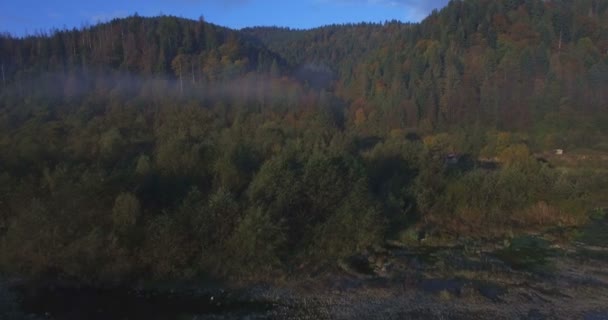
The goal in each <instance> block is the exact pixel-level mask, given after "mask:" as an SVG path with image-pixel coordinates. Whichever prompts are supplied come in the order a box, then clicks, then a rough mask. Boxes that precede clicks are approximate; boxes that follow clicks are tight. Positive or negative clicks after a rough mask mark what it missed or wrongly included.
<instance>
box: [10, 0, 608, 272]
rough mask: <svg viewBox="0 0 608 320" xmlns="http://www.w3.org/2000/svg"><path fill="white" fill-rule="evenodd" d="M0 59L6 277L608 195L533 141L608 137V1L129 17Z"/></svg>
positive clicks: (564, 209)
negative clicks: (284, 20) (379, 14)
mask: <svg viewBox="0 0 608 320" xmlns="http://www.w3.org/2000/svg"><path fill="white" fill-rule="evenodd" d="M0 67H1V77H2V78H1V81H2V82H1V87H0V88H1V89H0V252H2V254H1V255H0V270H1V271H2V272H6V273H11V274H20V275H35V276H60V277H68V278H76V279H85V280H89V281H107V280H110V279H112V280H113V281H116V279H133V278H138V277H144V278H155V279H183V278H192V277H196V276H200V275H204V276H212V277H222V276H225V277H237V276H251V275H255V276H261V275H267V274H275V273H293V272H296V271H299V270H311V269H315V268H319V267H320V266H326V265H333V264H334V263H335V261H336V260H338V259H340V258H344V257H348V256H350V255H353V254H355V253H358V252H361V251H362V250H365V249H366V248H371V247H374V246H375V245H380V244H382V243H384V242H385V241H386V240H399V241H406V240H408V239H409V238H408V237H411V234H412V232H414V233H415V232H418V230H425V233H427V234H429V235H430V234H432V235H433V236H436V237H440V238H448V239H456V238H461V237H471V238H489V237H500V236H506V235H509V234H510V235H512V234H513V233H517V232H526V231H530V230H539V229H542V228H546V227H549V226H557V225H559V226H577V225H580V224H582V223H584V222H585V221H586V219H587V215H588V212H589V210H592V209H594V208H597V207H599V206H603V205H606V203H605V202H602V201H605V195H606V194H607V193H608V172H607V171H606V166H605V164H606V159H605V158H602V156H599V158H598V159H600V160H598V161H595V162H593V161H588V162H587V163H586V164H585V167H584V168H575V167H572V168H563V167H556V166H555V165H553V164H550V163H547V162H546V161H545V160H544V159H539V158H540V157H539V154H541V153H543V152H546V151H547V150H552V149H558V148H559V149H566V150H567V152H568V150H570V149H574V148H585V149H592V150H595V151H596V152H600V153H601V152H604V153H605V152H607V151H608V2H607V1H602V0H562V1H559V0H548V1H541V0H500V1H490V0H463V1H457V0H453V1H451V2H450V3H449V4H448V6H447V7H446V8H444V9H442V10H440V11H435V12H433V13H432V14H431V15H430V16H428V17H427V18H426V19H425V20H423V21H422V22H421V23H418V24H409V23H401V22H396V21H393V22H386V23H384V24H353V25H333V26H326V27H322V28H317V29H312V30H291V29H284V28H275V27H259V28H248V29H243V30H231V29H227V28H223V27H220V26H216V25H213V24H211V23H207V22H205V21H204V19H200V20H199V21H192V20H187V19H182V18H176V17H170V16H161V17H154V18H148V17H139V16H131V17H128V18H125V19H116V20H112V21H110V22H107V23H102V24H99V25H95V26H90V27H85V28H82V29H78V30H76V29H75V30H55V31H52V32H50V33H48V34H37V35H30V36H26V37H23V38H18V37H12V36H10V35H2V36H0ZM412 230H414V231H412ZM410 240H411V239H410Z"/></svg>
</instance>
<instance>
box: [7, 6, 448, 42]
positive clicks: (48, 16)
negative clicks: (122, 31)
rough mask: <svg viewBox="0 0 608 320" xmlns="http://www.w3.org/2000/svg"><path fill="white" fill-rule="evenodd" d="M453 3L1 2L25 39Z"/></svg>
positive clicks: (301, 21) (419, 9) (406, 16)
mask: <svg viewBox="0 0 608 320" xmlns="http://www.w3.org/2000/svg"><path fill="white" fill-rule="evenodd" d="M447 2H448V0H105V1H101V0H16V1H15V0H2V1H0V32H10V33H11V34H14V35H18V36H22V35H25V34H32V33H35V32H37V31H48V30H50V29H51V28H59V29H61V28H64V27H67V28H73V27H79V26H82V25H84V24H94V23H96V22H99V21H107V20H110V19H112V18H116V17H125V16H128V15H132V14H134V13H136V12H137V13H138V14H139V15H141V16H154V15H159V14H161V13H163V14H169V15H176V16H181V17H185V18H192V19H197V18H198V17H200V16H204V17H205V20H207V21H209V22H213V23H216V24H219V25H223V26H228V27H231V28H236V29H239V28H243V27H249V26H260V25H264V26H286V27H292V28H312V27H317V26H321V25H326V24H331V23H347V22H361V21H366V22H383V21H386V20H393V19H396V20H401V21H420V20H421V19H422V18H424V17H425V16H426V15H427V14H428V13H430V12H431V10H432V9H433V8H440V7H442V6H444V5H445V4H446V3H447Z"/></svg>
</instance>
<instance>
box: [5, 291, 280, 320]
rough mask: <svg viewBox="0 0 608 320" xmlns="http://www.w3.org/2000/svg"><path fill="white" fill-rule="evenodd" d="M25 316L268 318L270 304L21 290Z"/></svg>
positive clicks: (199, 296) (194, 296) (206, 296)
mask: <svg viewBox="0 0 608 320" xmlns="http://www.w3.org/2000/svg"><path fill="white" fill-rule="evenodd" d="M15 291H16V292H17V298H18V300H19V301H20V305H21V311H22V312H23V313H25V314H31V315H37V316H38V317H40V318H45V319H58V320H77V319H78V320H81V319H94V320H96V319H99V320H101V319H104V320H105V319H152V320H155V319H159V320H160V319H243V318H247V319H265V318H268V317H267V316H266V315H268V313H269V311H270V310H271V309H272V304H271V303H269V302H263V301H252V300H244V299H242V298H240V297H236V296H233V295H231V294H229V293H225V292H223V291H218V292H217V293H216V294H210V293H201V292H197V291H196V290H184V291H180V292H176V291H174V290H139V289H130V288H118V287H117V288H104V289H100V288H83V287H80V288H76V287H56V286H48V287H37V288H32V287H29V288H27V287H20V288H16V290H15Z"/></svg>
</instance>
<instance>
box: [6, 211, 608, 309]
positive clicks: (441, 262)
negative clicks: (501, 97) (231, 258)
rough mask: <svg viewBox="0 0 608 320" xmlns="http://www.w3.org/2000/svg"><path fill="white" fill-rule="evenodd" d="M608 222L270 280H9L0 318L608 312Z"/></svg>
mask: <svg viewBox="0 0 608 320" xmlns="http://www.w3.org/2000/svg"><path fill="white" fill-rule="evenodd" d="M603 223H605V221H594V222H592V227H590V228H587V229H584V230H580V231H577V233H578V234H579V235H578V236H577V237H573V238H572V239H570V240H569V241H567V242H563V241H558V238H556V237H554V236H552V234H545V235H535V236H530V235H528V236H521V237H516V238H513V239H509V240H502V241H487V240H485V241H482V242H481V241H480V242H478V243H476V242H474V241H469V242H461V243H458V245H452V246H439V245H436V246H432V245H425V246H420V245H409V246H408V245H405V244H399V243H390V244H387V246H386V247H384V248H377V249H376V250H370V251H367V252H364V253H362V254H361V255H358V256H354V257H351V258H349V259H344V260H342V261H340V262H339V263H337V265H336V266H335V268H333V269H330V270H326V271H325V272H322V273H317V274H315V275H314V276H306V275H299V276H298V277H296V278H293V279H290V280H288V281H282V282H280V283H272V284H269V283H265V284H247V285H241V286H234V285H232V286H221V285H209V284H196V283H187V284H179V285H178V284H169V285H167V284H164V285H149V286H131V287H111V288H90V287H79V286H77V285H73V284H72V285H67V284H65V283H64V284H59V283H54V284H51V283H46V284H42V283H32V282H25V281H3V282H2V283H0V314H1V315H2V317H0V318H2V319H61V320H64V319H65V320H71V319H585V320H600V319H608V271H607V270H608V248H607V247H606V246H605V245H606V244H605V243H604V241H603V240H605V239H604V238H603V237H604V235H603V233H602V230H605V229H604V228H601V226H605V225H604V224H603ZM573 239H574V240H573Z"/></svg>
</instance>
